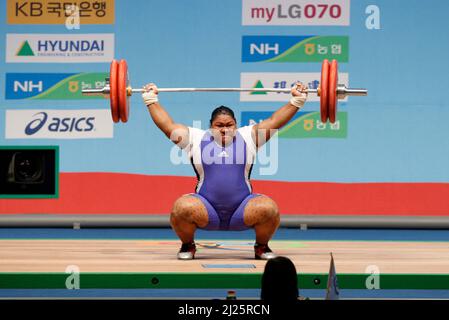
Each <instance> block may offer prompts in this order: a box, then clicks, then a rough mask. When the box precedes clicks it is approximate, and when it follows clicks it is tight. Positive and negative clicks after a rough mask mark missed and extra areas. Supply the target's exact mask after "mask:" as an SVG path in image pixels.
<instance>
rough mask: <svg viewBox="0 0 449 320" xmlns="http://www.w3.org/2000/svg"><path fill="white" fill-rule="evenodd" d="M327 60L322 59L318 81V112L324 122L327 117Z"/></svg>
mask: <svg viewBox="0 0 449 320" xmlns="http://www.w3.org/2000/svg"><path fill="white" fill-rule="evenodd" d="M328 105H329V60H327V59H324V60H323V64H322V65H321V81H320V114H321V122H323V123H326V122H327V119H328V117H329V113H328Z"/></svg>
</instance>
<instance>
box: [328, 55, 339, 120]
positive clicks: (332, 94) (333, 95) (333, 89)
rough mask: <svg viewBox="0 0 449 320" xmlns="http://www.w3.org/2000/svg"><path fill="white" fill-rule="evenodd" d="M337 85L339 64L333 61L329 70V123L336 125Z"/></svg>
mask: <svg viewBox="0 0 449 320" xmlns="http://www.w3.org/2000/svg"><path fill="white" fill-rule="evenodd" d="M337 84H338V63H337V60H335V59H334V60H332V62H331V66H330V70H329V121H330V122H331V123H335V121H336V120H337V100H338V97H337Z"/></svg>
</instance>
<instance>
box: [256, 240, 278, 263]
mask: <svg viewBox="0 0 449 320" xmlns="http://www.w3.org/2000/svg"><path fill="white" fill-rule="evenodd" d="M254 255H255V258H256V260H269V259H273V258H276V255H275V254H274V253H273V251H271V249H270V247H269V246H268V244H258V243H256V244H255V245H254Z"/></svg>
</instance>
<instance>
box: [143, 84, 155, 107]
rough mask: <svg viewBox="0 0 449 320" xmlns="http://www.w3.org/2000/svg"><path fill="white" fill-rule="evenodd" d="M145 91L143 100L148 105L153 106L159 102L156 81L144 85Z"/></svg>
mask: <svg viewBox="0 0 449 320" xmlns="http://www.w3.org/2000/svg"><path fill="white" fill-rule="evenodd" d="M143 90H145V91H144V93H142V99H143V102H144V103H145V104H146V105H147V107H149V106H151V105H152V104H153V103H156V102H158V101H159V100H158V98H157V95H158V93H159V92H158V90H157V86H156V85H155V84H154V83H149V84H147V85H145V86H144V87H143Z"/></svg>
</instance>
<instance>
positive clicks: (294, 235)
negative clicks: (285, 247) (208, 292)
mask: <svg viewBox="0 0 449 320" xmlns="http://www.w3.org/2000/svg"><path fill="white" fill-rule="evenodd" d="M23 238H25V239H47V238H51V239H177V237H176V234H175V233H174V232H173V230H172V229H170V228H164V229H162V228H158V229H156V228H148V229H80V230H75V229H68V228H67V229H62V228H56V229H51V228H28V229H27V228H0V239H23ZM196 238H197V239H203V240H207V239H225V240H236V239H239V240H241V239H248V240H252V239H254V231H253V230H246V231H204V230H198V231H197V234H196ZM273 239H275V240H353V241H375V240H380V241H382V240H383V241H449V230H390V229H309V230H299V229H291V228H281V229H279V230H278V231H277V232H276V234H275V236H274V238H273Z"/></svg>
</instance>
